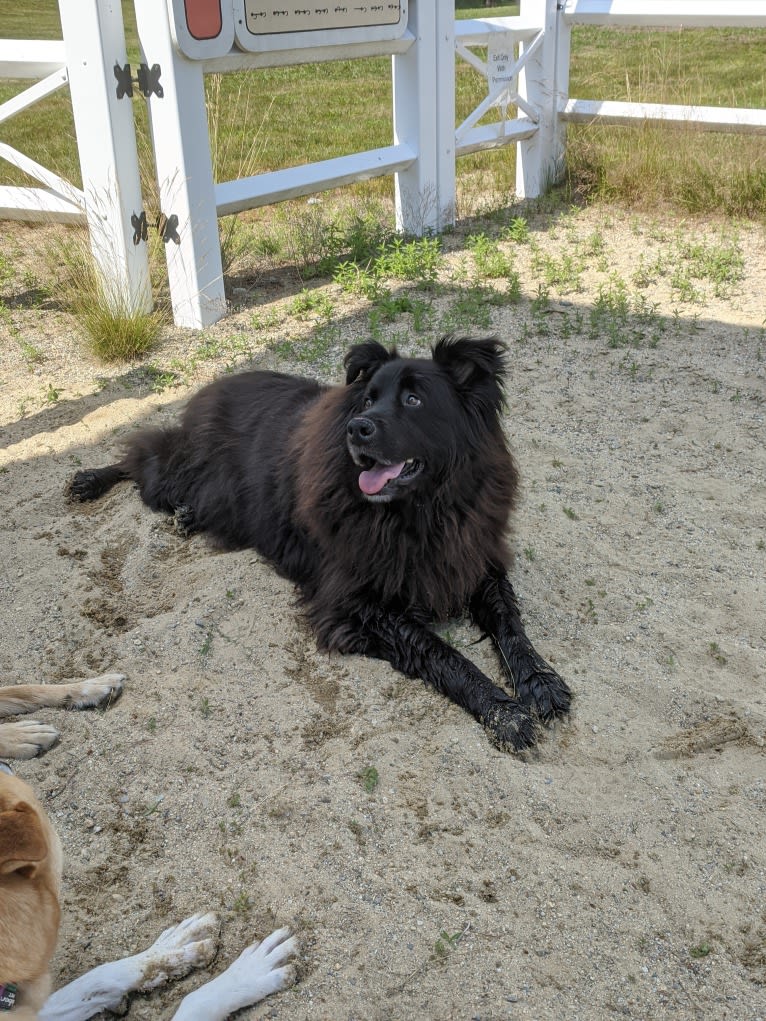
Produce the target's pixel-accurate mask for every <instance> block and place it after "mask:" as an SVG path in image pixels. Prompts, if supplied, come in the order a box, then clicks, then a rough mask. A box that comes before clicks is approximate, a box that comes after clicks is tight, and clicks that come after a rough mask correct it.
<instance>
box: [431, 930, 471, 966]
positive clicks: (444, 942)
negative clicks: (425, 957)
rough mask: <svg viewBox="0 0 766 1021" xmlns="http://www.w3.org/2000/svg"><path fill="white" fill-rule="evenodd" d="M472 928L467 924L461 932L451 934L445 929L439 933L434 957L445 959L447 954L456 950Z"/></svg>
mask: <svg viewBox="0 0 766 1021" xmlns="http://www.w3.org/2000/svg"><path fill="white" fill-rule="evenodd" d="M469 928H470V922H466V924H465V927H464V928H463V929H461V930H460V932H453V933H449V932H447V931H446V930H445V929H442V931H441V932H440V933H439V938H438V939H437V940H436V942H435V943H434V957H435V958H437V959H439V958H444V957H446V956H447V954H448V953H449V952H450V951H452V950H454V949H455V948H456V947H457V946H458V945H459V943H460V941H461V940H462V938H463V937H464V936H465V934H466V933H467V932H468V929H469Z"/></svg>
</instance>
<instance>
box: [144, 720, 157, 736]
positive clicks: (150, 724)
mask: <svg viewBox="0 0 766 1021" xmlns="http://www.w3.org/2000/svg"><path fill="white" fill-rule="evenodd" d="M146 729H147V730H148V731H149V733H150V734H155V733H156V732H157V720H156V718H155V717H154V716H150V717H149V719H148V720H147V721H146Z"/></svg>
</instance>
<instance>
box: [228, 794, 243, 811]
mask: <svg viewBox="0 0 766 1021" xmlns="http://www.w3.org/2000/svg"><path fill="white" fill-rule="evenodd" d="M226 804H227V805H228V806H229V808H240V807H241V805H242V801H241V799H240V796H239V794H238V793H237V792H236V791H235V792H234V794H230V795H229V798H228V800H227V802H226Z"/></svg>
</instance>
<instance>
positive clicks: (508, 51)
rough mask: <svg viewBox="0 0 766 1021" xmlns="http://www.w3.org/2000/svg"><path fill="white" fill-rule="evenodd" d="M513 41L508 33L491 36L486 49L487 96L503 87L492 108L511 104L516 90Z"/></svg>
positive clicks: (512, 37)
mask: <svg viewBox="0 0 766 1021" xmlns="http://www.w3.org/2000/svg"><path fill="white" fill-rule="evenodd" d="M514 46H515V39H514V36H513V35H512V34H511V33H510V32H503V33H500V32H498V33H497V34H493V35H492V37H491V39H490V43H489V47H488V49H487V88H488V90H489V94H490V95H493V94H494V93H495V92H497V91H498V89H502V88H503V86H505V88H504V90H503V92H502V93H501V94H500V95H499V96H498V97H497V99H496V100H495V102H494V103H493V104H492V105H493V106H501V105H507V104H508V103H509V102H512V101H513V99H514V97H515V95H516V90H517V85H516V78H517V76H518V74H517V72H516V70H515V68H514V65H515V64H516V56H515V54H514Z"/></svg>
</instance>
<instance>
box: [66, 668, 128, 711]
mask: <svg viewBox="0 0 766 1021" xmlns="http://www.w3.org/2000/svg"><path fill="white" fill-rule="evenodd" d="M124 680H125V674H101V676H100V677H91V678H90V679H89V680H87V681H77V682H75V683H74V684H72V685H71V688H72V691H71V694H70V696H69V698H68V699H67V707H68V708H69V709H93V708H95V707H96V706H102V705H111V703H112V702H116V701H117V699H118V698H119V697H120V695H121V694H122V682H123V681H124Z"/></svg>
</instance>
